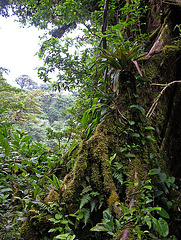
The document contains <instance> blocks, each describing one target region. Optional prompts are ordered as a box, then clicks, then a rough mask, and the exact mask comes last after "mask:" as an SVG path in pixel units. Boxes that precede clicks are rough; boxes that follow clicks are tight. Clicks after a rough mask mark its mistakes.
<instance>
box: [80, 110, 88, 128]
mask: <svg viewBox="0 0 181 240" xmlns="http://www.w3.org/2000/svg"><path fill="white" fill-rule="evenodd" d="M89 111H90V110H89V109H88V110H86V111H85V112H84V115H83V117H82V125H83V127H85V126H86V124H87V122H88V119H89Z"/></svg>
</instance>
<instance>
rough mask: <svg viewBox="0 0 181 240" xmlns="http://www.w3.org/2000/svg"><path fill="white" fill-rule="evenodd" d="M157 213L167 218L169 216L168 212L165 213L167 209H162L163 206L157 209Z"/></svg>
mask: <svg viewBox="0 0 181 240" xmlns="http://www.w3.org/2000/svg"><path fill="white" fill-rule="evenodd" d="M157 213H158V214H159V215H160V216H162V217H164V218H167V219H168V218H170V216H169V214H168V213H167V211H165V209H163V208H161V210H158V211H157Z"/></svg>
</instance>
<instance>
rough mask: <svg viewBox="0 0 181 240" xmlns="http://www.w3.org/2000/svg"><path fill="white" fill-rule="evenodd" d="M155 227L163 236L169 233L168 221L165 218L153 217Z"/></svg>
mask: <svg viewBox="0 0 181 240" xmlns="http://www.w3.org/2000/svg"><path fill="white" fill-rule="evenodd" d="M152 220H153V227H154V229H155V230H156V231H157V232H158V233H159V234H160V235H161V236H162V237H166V236H167V235H168V234H169V227H168V224H167V222H166V221H165V220H164V219H163V218H159V219H158V220H157V219H156V218H153V219H152Z"/></svg>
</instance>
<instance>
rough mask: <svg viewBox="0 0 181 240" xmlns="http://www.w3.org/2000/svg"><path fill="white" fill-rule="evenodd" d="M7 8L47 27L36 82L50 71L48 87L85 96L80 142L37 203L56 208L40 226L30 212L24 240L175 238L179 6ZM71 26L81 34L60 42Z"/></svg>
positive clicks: (21, 4) (46, 4)
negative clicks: (53, 80)
mask: <svg viewBox="0 0 181 240" xmlns="http://www.w3.org/2000/svg"><path fill="white" fill-rule="evenodd" d="M14 3H15V4H14V5H13V11H14V13H15V14H17V15H18V16H19V19H20V21H22V22H23V23H26V22H29V23H30V24H34V25H35V26H37V27H39V28H47V27H48V24H49V23H50V24H52V28H51V33H52V37H51V38H49V39H46V41H44V43H43V44H42V48H41V49H40V52H39V57H40V58H42V59H43V60H44V66H43V67H41V68H40V69H39V75H40V77H42V78H43V79H44V80H45V81H47V80H48V79H49V75H48V74H49V72H52V71H54V70H55V69H57V70H58V71H59V74H58V81H57V88H61V87H63V88H64V89H72V88H73V87H75V88H80V91H81V94H84V95H89V99H90V102H88V107H89V108H88V109H87V110H86V111H85V112H84V113H83V114H82V113H81V114H82V115H83V117H82V122H81V123H82V129H84V130H83V133H82V136H81V138H82V141H81V143H80V145H79V144H75V145H74V147H73V146H72V147H71V148H70V151H69V152H68V153H67V154H66V155H65V156H63V157H62V159H63V160H64V162H63V164H65V165H66V164H70V161H72V162H74V164H73V168H71V170H70V168H67V169H68V170H67V172H64V174H62V173H61V174H60V173H59V172H58V170H57V172H56V169H57V166H58V165H56V166H55V168H53V171H54V173H55V174H53V175H52V178H51V179H50V178H49V181H50V182H51V183H52V189H51V191H50V193H49V195H48V196H47V197H46V198H45V199H43V203H44V205H43V206H44V210H45V211H46V210H47V211H48V209H49V208H48V207H50V204H51V203H50V202H54V204H58V205H57V206H59V208H58V209H57V208H56V207H55V208H54V210H55V212H51V211H49V212H50V213H51V214H52V217H51V218H50V219H49V221H48V220H46V217H45V215H44V218H43V217H42V214H45V213H43V211H42V214H41V213H40V211H41V208H39V210H38V211H39V212H38V214H37V211H36V210H34V209H31V211H30V212H29V213H27V219H26V221H25V222H24V224H23V226H22V228H21V234H22V236H23V238H24V239H43V238H44V237H45V236H47V237H48V239H49V238H50V239H56V237H57V239H81V240H82V239H114V240H117V239H164V238H167V239H179V238H180V236H181V229H180V227H179V225H180V224H179V223H180V221H181V214H180V210H179V205H180V196H181V195H180V192H179V189H176V185H175V180H176V179H179V178H180V168H181V166H180V160H179V159H180V155H181V151H180V149H181V136H180V132H181V127H180V117H181V116H180V113H181V111H180V106H181V104H180V102H181V98H180V76H181V73H180V67H179V66H180V64H181V58H180V52H181V49H180V41H181V40H180V24H181V23H180V18H178V17H177V16H179V15H180V13H181V5H180V1H162V0H158V1H152V0H151V1H134V0H127V1H118V0H117V1H111V0H109V1H107V0H106V1H73V0H71V1H69V0H67V1H49V0H48V1H47V0H46V1H44V0H43V1H41V4H40V2H39V1H37V2H32V1H28V0H24V1H14ZM79 24H83V25H84V27H85V29H84V36H82V37H81V38H80V37H76V39H74V38H73V37H72V38H70V37H65V38H64V39H63V36H65V33H66V32H70V31H74V30H75V28H76V27H77V26H78V25H79ZM84 43H86V44H89V46H88V47H87V48H86V47H85V48H84V49H83V50H82V51H80V52H79V53H78V51H79V48H80V46H82V45H84ZM72 44H74V45H75V46H76V47H77V50H76V51H75V54H71V53H70V51H69V48H70V46H72ZM145 51H146V52H147V53H146V54H144V52H145ZM162 88H163V89H162ZM80 96H81V95H80ZM77 119H78V118H77ZM76 130H77V129H76V128H75V129H72V132H73V131H74V133H77V131H76ZM77 149H79V150H78V151H77ZM67 166H68V165H67ZM56 175H57V176H56ZM176 183H177V184H180V181H179V180H178V181H177V180H176ZM55 192H56V193H55ZM59 204H60V205H59ZM51 206H52V205H51ZM61 206H63V207H61ZM41 207H42V205H41ZM101 220H102V222H101ZM42 223H44V224H42ZM50 223H51V224H52V225H53V226H52V225H51V224H50ZM90 229H91V231H90ZM48 230H49V232H48ZM51 234H52V235H51Z"/></svg>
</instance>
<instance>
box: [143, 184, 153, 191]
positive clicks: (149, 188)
mask: <svg viewBox="0 0 181 240" xmlns="http://www.w3.org/2000/svg"><path fill="white" fill-rule="evenodd" d="M143 188H146V189H148V190H151V189H152V186H150V185H147V186H144V187H143Z"/></svg>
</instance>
